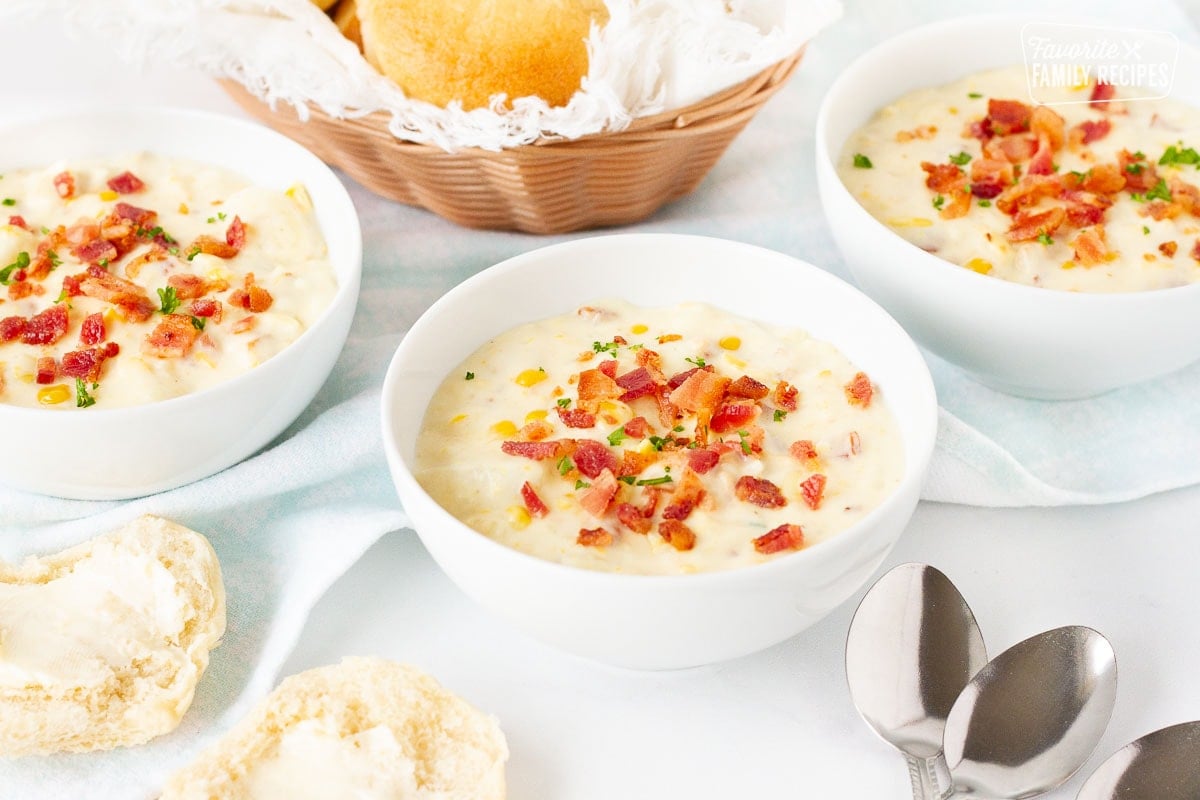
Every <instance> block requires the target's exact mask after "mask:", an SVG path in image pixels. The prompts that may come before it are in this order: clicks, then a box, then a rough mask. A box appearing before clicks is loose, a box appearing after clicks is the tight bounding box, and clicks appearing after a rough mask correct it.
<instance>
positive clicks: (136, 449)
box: [0, 109, 362, 500]
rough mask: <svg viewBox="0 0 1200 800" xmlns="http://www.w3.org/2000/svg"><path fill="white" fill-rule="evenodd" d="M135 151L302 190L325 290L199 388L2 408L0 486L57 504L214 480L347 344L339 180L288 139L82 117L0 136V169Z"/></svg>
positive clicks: (348, 214) (192, 116)
mask: <svg viewBox="0 0 1200 800" xmlns="http://www.w3.org/2000/svg"><path fill="white" fill-rule="evenodd" d="M138 151H152V152H155V153H158V154H161V155H166V156H172V157H176V158H187V159H193V160H196V161H204V162H207V163H210V164H216V165H219V166H222V167H225V168H227V169H231V170H233V171H235V172H237V173H239V174H241V175H242V176H244V177H245V178H247V179H248V180H250V181H251V182H253V183H256V184H261V185H265V186H271V187H276V188H279V189H281V190H282V189H286V188H287V187H289V186H291V185H292V184H293V183H296V182H297V181H299V182H302V183H303V184H304V185H305V186H306V187H307V189H308V191H309V194H310V195H311V197H312V202H313V207H314V209H315V212H316V216H317V221H318V222H319V224H320V226H321V231H322V233H323V234H324V236H325V241H326V243H327V244H328V246H329V258H330V260H331V261H332V263H333V269H334V272H335V274H336V276H337V281H338V290H337V294H336V295H335V296H334V298H333V301H332V302H331V303H330V305H329V307H328V308H327V309H326V310H325V312H324V313H323V314H322V315H321V317H320V318H319V319H318V320H317V322H316V323H315V324H314V325H313V326H312V327H310V328H309V329H308V330H307V331H305V332H304V333H303V334H302V335H301V336H300V338H299V339H297V340H296V341H295V342H293V343H292V344H291V345H289V346H288V347H287V348H286V349H285V350H283V351H282V352H280V353H279V354H278V355H276V356H275V357H273V358H271V359H269V360H268V361H266V362H264V363H263V364H262V365H260V366H258V367H256V368H255V369H254V370H252V371H250V372H248V373H246V374H244V375H241V376H239V377H237V378H235V379H233V380H230V381H228V382H226V383H222V384H219V385H217V386H214V387H212V388H210V389H205V390H203V391H200V392H195V393H193V394H189V395H184V396H182V397H176V398H172V399H170V400H164V401H161V402H156V403H149V404H146V405H140V406H131V407H126V408H113V409H105V408H103V407H101V406H96V407H93V408H90V409H88V410H87V411H86V412H80V413H75V412H73V411H67V412H64V411H51V410H48V409H38V408H23V407H17V406H9V405H0V429H3V430H4V456H5V457H4V458H2V459H0V483H4V484H7V485H9V486H13V487H15V488H18V489H24V490H26V491H31V492H39V493H42V494H49V495H57V496H60V497H70V498H76V499H87V500H115V499H124V498H130V497H139V496H142V495H146V494H152V493H154V492H160V491H163V490H166V489H171V488H174V487H176V486H181V485H183V484H185V483H190V482H191V481H195V480H199V479H200V478H203V477H206V476H208V475H212V474H213V473H215V472H218V471H220V470H222V469H224V468H226V467H228V466H230V465H232V464H235V463H237V462H238V461H240V460H242V459H243V458H245V457H247V456H249V455H250V454H251V453H253V452H254V451H256V450H258V449H259V448H260V447H262V446H263V445H265V444H267V443H268V442H270V441H271V440H272V439H273V438H275V437H276V436H277V435H278V434H279V433H281V432H282V431H283V429H284V428H286V427H287V426H288V425H289V424H291V422H292V421H293V420H295V418H296V417H297V416H299V415H300V412H301V411H303V410H304V408H305V407H306V406H307V405H308V403H309V402H310V401H311V400H312V398H313V396H314V395H315V394H316V393H317V390H318V389H319V388H320V387H321V384H323V383H324V382H325V379H326V378H327V377H328V376H329V372H330V371H331V370H332V369H333V364H334V362H335V361H336V360H337V357H338V354H339V353H341V350H342V345H343V344H345V341H346V336H347V334H348V333H349V331H350V323H351V321H352V320H353V318H354V309H355V305H356V304H357V302H358V288H359V279H360V276H361V273H362V233H361V231H360V229H359V224H358V216H357V215H356V213H355V211H354V205H353V203H352V202H351V201H350V196H349V195H348V194H347V193H346V190H345V188H344V187H343V186H342V184H341V181H339V180H338V179H337V177H336V176H335V175H334V174H333V172H332V171H330V169H329V168H328V167H326V166H325V165H324V164H323V163H322V162H321V161H320V160H319V159H318V158H317V157H316V156H314V155H313V154H312V153H310V152H308V151H307V150H305V149H304V148H302V147H300V146H299V145H297V144H295V143H294V142H292V141H291V140H290V139H287V138H284V137H283V136H280V135H279V134H277V133H274V132H273V131H271V130H268V129H267V128H264V127H262V126H260V125H256V124H254V123H251V122H245V121H242V120H238V119H233V118H229V117H222V116H219V115H216V114H210V113H205V112H199V111H185V110H181V109H131V110H119V111H101V112H89V113H80V114H76V115H71V116H64V117H56V118H50V119H39V120H37V121H34V122H27V123H21V124H17V125H14V126H11V127H7V128H4V129H3V130H0V154H3V155H0V166H2V169H0V172H2V171H4V170H10V169H16V168H21V167H40V166H45V165H47V164H50V163H52V162H54V161H57V160H59V159H71V158H88V157H99V156H106V155H122V154H128V153H134V152H138Z"/></svg>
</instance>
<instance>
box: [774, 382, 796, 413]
mask: <svg viewBox="0 0 1200 800" xmlns="http://www.w3.org/2000/svg"><path fill="white" fill-rule="evenodd" d="M771 400H772V401H773V402H774V403H775V405H777V406H779V407H780V408H782V409H783V410H784V411H795V410H796V409H797V408H799V407H800V390H799V389H797V388H796V387H795V386H792V385H791V384H790V383H788V382H787V381H780V382H779V383H777V384H775V391H773V392H772V393H771Z"/></svg>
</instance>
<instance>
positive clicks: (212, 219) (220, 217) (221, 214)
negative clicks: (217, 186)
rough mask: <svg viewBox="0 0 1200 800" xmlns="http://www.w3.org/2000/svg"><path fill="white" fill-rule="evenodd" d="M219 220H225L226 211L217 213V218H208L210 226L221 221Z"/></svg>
mask: <svg viewBox="0 0 1200 800" xmlns="http://www.w3.org/2000/svg"><path fill="white" fill-rule="evenodd" d="M219 219H225V212H224V211H218V212H217V215H216V216H215V217H209V218H208V222H209V224H212V223H214V222H216V221H217V220H219Z"/></svg>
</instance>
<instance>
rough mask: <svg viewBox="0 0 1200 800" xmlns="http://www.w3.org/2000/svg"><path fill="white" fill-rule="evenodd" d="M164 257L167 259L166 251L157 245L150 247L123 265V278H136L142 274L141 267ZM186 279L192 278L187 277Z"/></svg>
mask: <svg viewBox="0 0 1200 800" xmlns="http://www.w3.org/2000/svg"><path fill="white" fill-rule="evenodd" d="M166 257H167V251H166V250H164V249H163V248H161V247H159V246H158V245H155V246H153V247H151V248H150V249H149V250H147V251H146V252H144V253H142V254H141V255H139V256H138V257H137V258H133V259H130V260H129V262H128V263H127V264H125V277H126V278H129V279H131V280H132V279H134V278H137V276H138V275H139V274H141V272H142V267H144V266H146V265H147V264H153V263H155V262H156V261H162V260H163V259H165V258H166ZM173 277H174V276H173ZM180 277H183V276H180ZM188 277H193V276H188ZM197 280H199V278H197ZM169 282H170V279H168V283H169Z"/></svg>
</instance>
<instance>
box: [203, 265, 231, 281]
mask: <svg viewBox="0 0 1200 800" xmlns="http://www.w3.org/2000/svg"><path fill="white" fill-rule="evenodd" d="M205 277H206V278H208V279H209V280H210V281H226V282H232V281H233V273H232V272H230V271H229V270H227V269H225V268H224V267H213V268H212V269H210V270H209V271H208V272H207V273H205Z"/></svg>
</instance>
